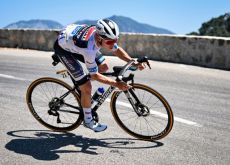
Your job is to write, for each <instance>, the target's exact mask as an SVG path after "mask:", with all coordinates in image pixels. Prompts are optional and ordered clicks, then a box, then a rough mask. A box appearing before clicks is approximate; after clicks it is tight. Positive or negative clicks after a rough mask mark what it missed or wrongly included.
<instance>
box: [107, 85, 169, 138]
mask: <svg viewBox="0 0 230 165" xmlns="http://www.w3.org/2000/svg"><path fill="white" fill-rule="evenodd" d="M110 106H111V110H112V114H113V116H114V118H115V120H116V122H117V123H118V125H119V126H120V127H121V128H122V129H123V130H124V131H125V132H127V133H128V134H130V135H131V136H134V137H136V138H138V139H142V140H148V141H154V140H159V139H162V138H163V137H165V136H167V135H168V134H169V132H170V131H171V129H172V127H173V112H172V110H171V108H170V106H169V104H168V102H167V100H166V99H165V98H164V97H163V96H162V95H160V94H159V93H158V92H157V91H155V90H154V89H152V88H150V87H148V86H145V85H142V84H133V88H132V89H130V90H129V91H128V92H126V94H125V92H121V91H116V92H114V93H113V95H112V97H111V103H110Z"/></svg>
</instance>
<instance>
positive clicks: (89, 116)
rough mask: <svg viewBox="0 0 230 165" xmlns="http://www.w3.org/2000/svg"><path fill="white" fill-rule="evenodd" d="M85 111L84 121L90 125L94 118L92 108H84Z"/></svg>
mask: <svg viewBox="0 0 230 165" xmlns="http://www.w3.org/2000/svg"><path fill="white" fill-rule="evenodd" d="M83 111H84V121H85V123H89V122H90V121H91V120H92V119H93V117H92V113H91V111H92V110H91V108H83Z"/></svg>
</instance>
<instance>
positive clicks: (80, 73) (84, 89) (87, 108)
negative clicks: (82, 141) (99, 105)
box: [54, 43, 107, 132]
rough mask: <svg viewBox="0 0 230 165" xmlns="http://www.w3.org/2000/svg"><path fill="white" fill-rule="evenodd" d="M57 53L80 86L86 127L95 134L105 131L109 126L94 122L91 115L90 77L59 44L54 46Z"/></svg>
mask: <svg viewBox="0 0 230 165" xmlns="http://www.w3.org/2000/svg"><path fill="white" fill-rule="evenodd" d="M54 49H55V53H56V54H57V55H58V57H59V59H60V61H61V62H62V63H63V64H64V66H65V67H66V68H67V70H68V71H69V72H70V74H71V76H72V77H73V78H74V80H75V81H76V82H77V84H78V85H79V88H80V90H81V106H82V108H83V111H84V121H85V126H86V127H88V128H90V129H92V130H94V131H95V132H100V131H104V130H105V129H106V128H107V126H106V125H102V124H99V123H96V122H94V121H93V120H92V113H91V91H92V86H91V82H90V76H89V75H88V74H86V73H85V72H84V70H83V68H82V66H81V64H80V63H79V61H78V60H77V59H76V58H74V57H73V54H72V53H71V52H68V51H65V50H64V49H62V48H61V47H60V46H58V44H56V43H55V46H54Z"/></svg>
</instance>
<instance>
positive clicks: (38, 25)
mask: <svg viewBox="0 0 230 165" xmlns="http://www.w3.org/2000/svg"><path fill="white" fill-rule="evenodd" d="M62 27H63V25H61V24H60V23H58V22H55V21H51V20H39V19H37V20H29V21H18V22H16V23H12V24H9V25H8V26H6V27H4V28H8V29H23V28H25V29H61V28H62Z"/></svg>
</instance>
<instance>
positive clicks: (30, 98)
mask: <svg viewBox="0 0 230 165" xmlns="http://www.w3.org/2000/svg"><path fill="white" fill-rule="evenodd" d="M26 101H27V105H28V108H29V110H30V112H31V113H32V115H33V116H34V117H35V119H37V120H38V121H39V122H40V123H41V124H42V125H44V126H45V127H47V128H49V129H51V130H54V131H71V130H73V129H75V128H77V127H78V126H79V125H80V124H81V122H82V119H83V113H82V110H81V106H80V98H79V95H78V94H77V93H76V92H75V91H74V90H73V89H72V87H70V86H69V85H68V84H66V83H65V82H63V81H61V80H58V79H55V78H50V77H44V78H40V79H37V80H35V81H34V82H32V83H31V85H30V86H29V88H28V90H27V94H26Z"/></svg>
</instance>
